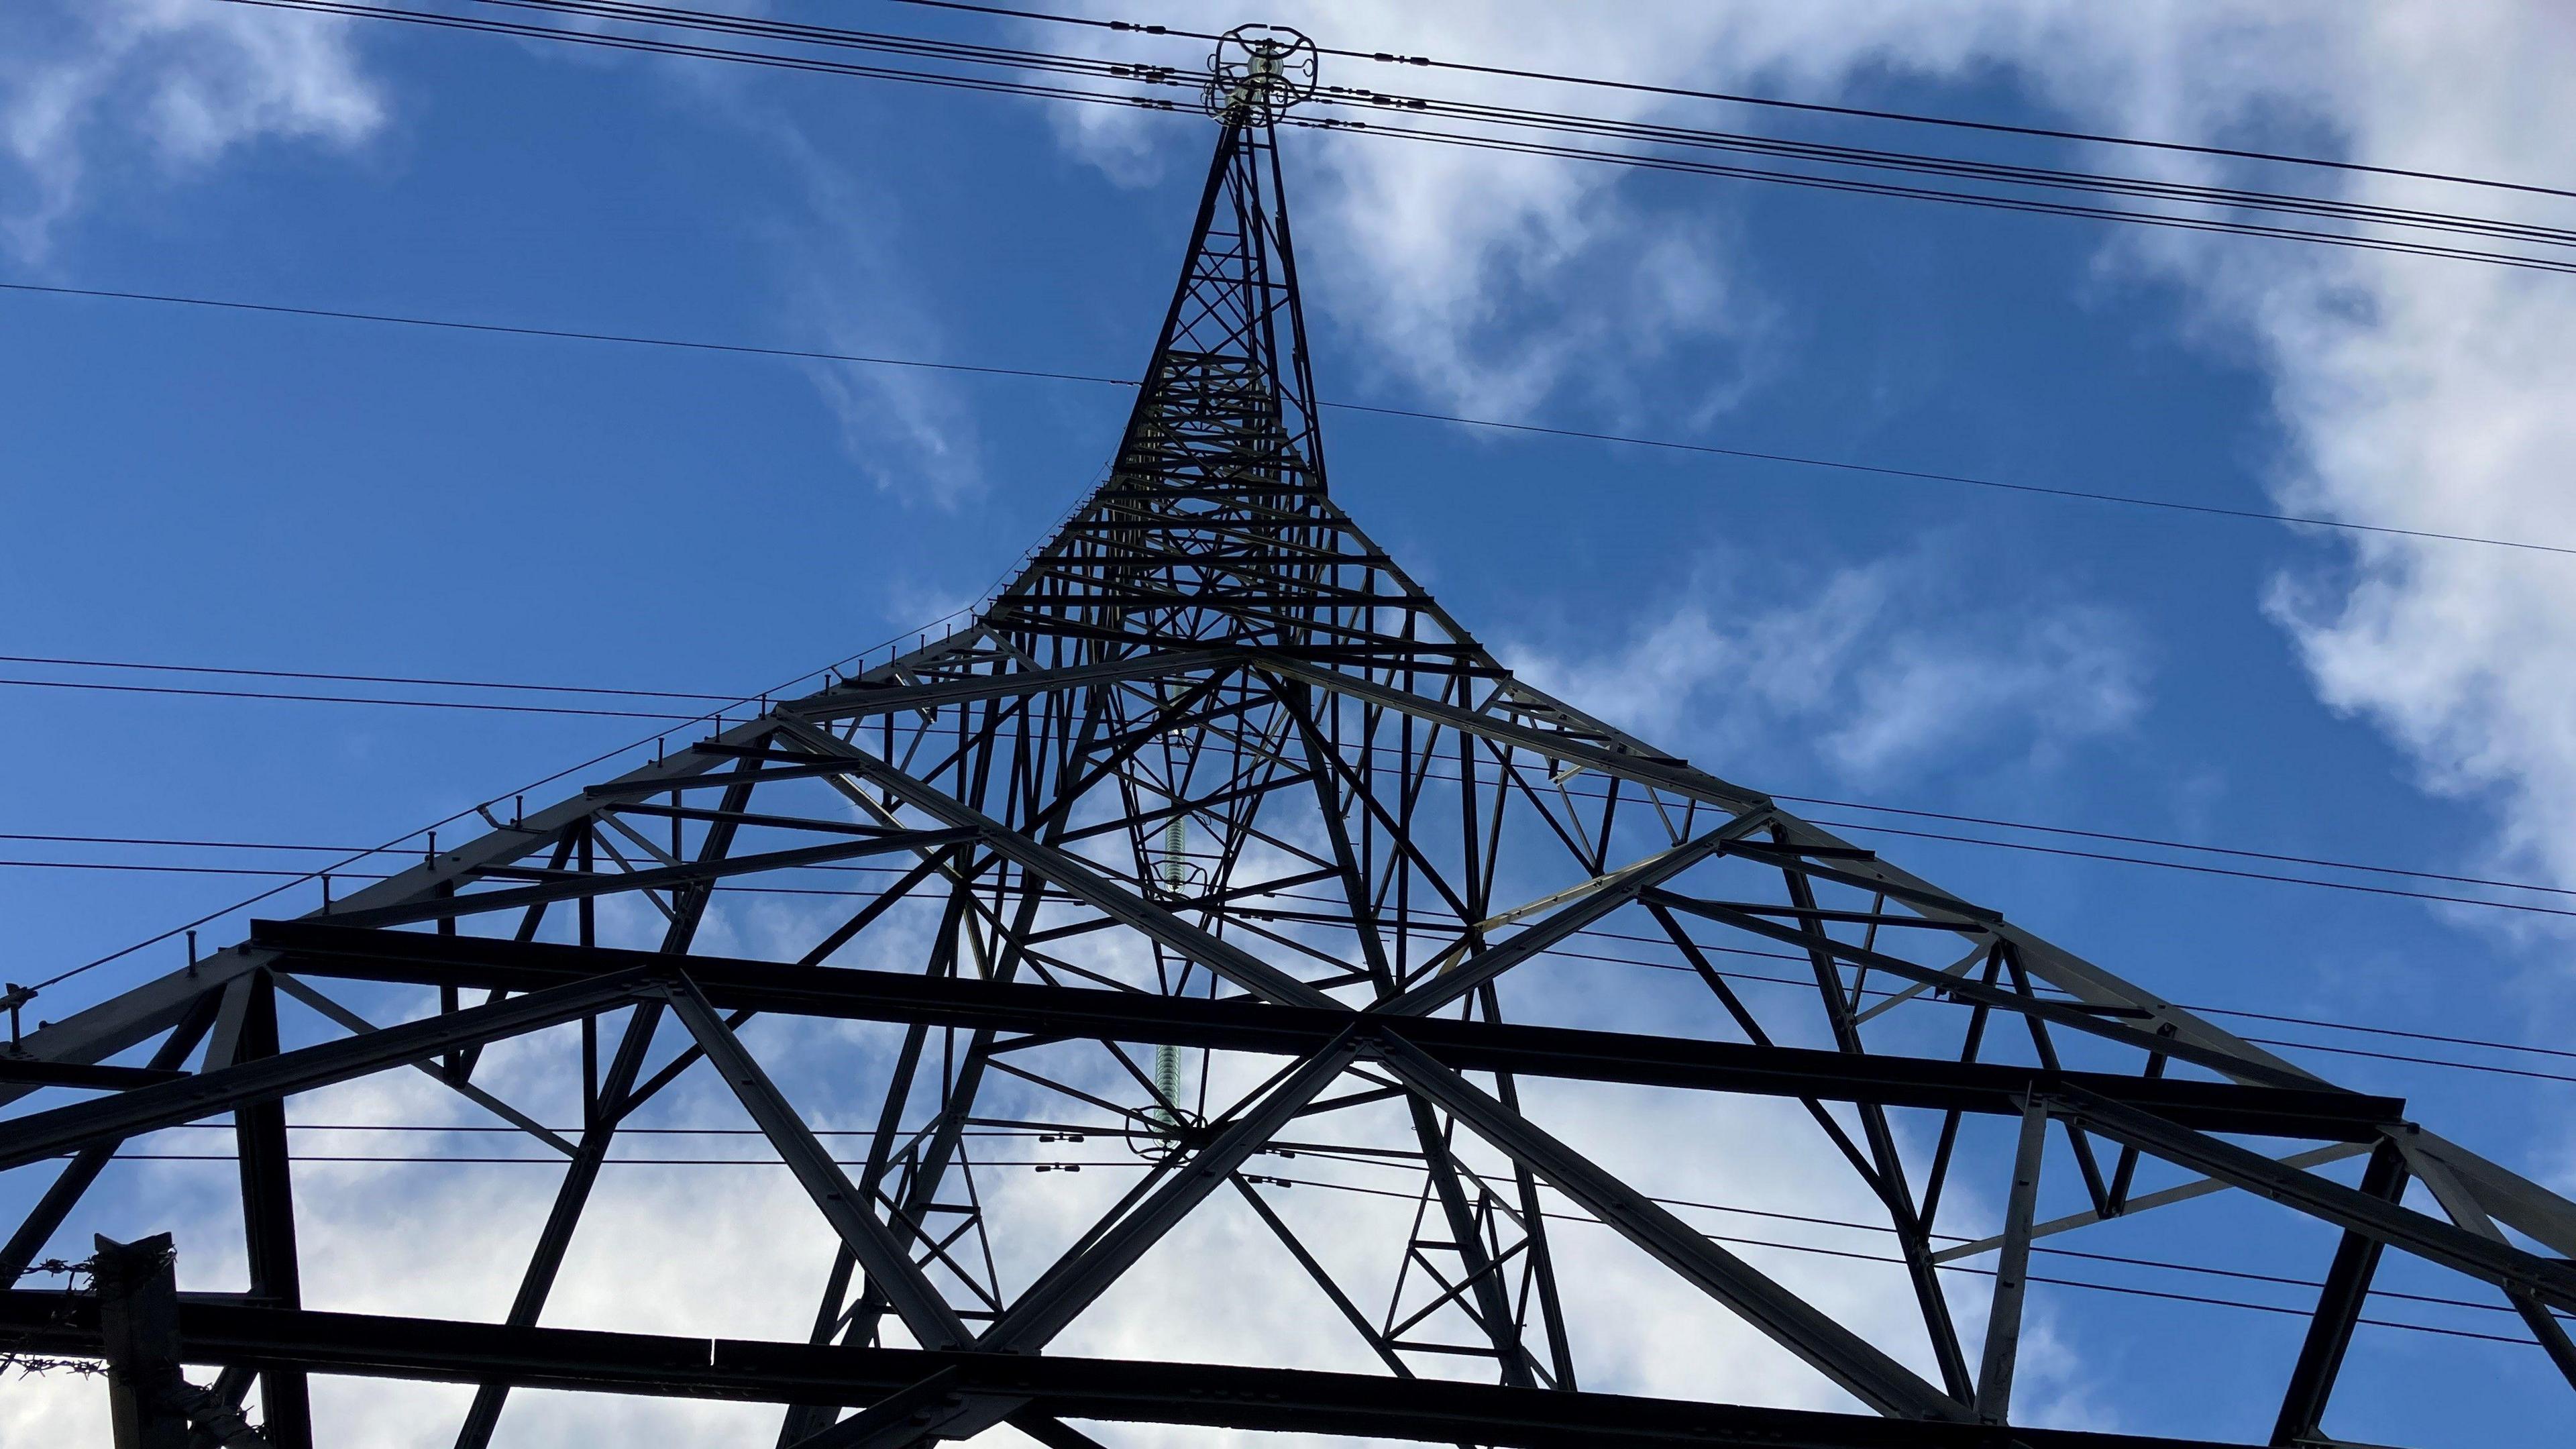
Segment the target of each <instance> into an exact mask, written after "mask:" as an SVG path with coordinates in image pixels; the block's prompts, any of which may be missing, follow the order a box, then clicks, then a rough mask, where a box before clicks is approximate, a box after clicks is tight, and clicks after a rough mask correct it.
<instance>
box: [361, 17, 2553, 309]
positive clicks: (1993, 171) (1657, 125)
mask: <svg viewBox="0 0 2576 1449" xmlns="http://www.w3.org/2000/svg"><path fill="white" fill-rule="evenodd" d="M330 3H341V0H330ZM479 3H481V4H484V5H489V6H500V7H506V8H511V9H519V10H535V11H541V12H550V13H558V14H571V15H580V16H584V17H589V18H594V19H611V20H621V21H625V22H627V23H630V24H635V25H641V26H655V27H666V28H673V29H681V30H695V31H707V32H714V33H718V34H726V35H742V36H754V37H759V38H764V39H772V40H785V41H789V42H792V43H796V44H804V45H816V46H830V47H844V48H855V49H861V50H873V51H893V52H896V53H901V54H907V55H915V56H927V57H932V58H938V59H947V60H955V61H961V62H964V63H968V64H977V65H993V66H1002V67H1006V68H1018V69H1033V70H1041V71H1046V72H1050V73H1058V74H1076V75H1084V76H1091V77H1100V76H1104V75H1105V76H1109V77H1114V78H1119V79H1129V80H1143V81H1147V82H1149V83H1152V84H1156V85H1163V86H1182V87H1187V86H1189V85H1192V84H1194V83H1195V82H1196V81H1197V80H1198V77H1197V75H1196V74H1195V73H1185V72H1182V71H1180V70H1178V69H1176V68H1172V67H1141V68H1140V67H1137V66H1133V65H1120V64H1117V63H1115V62H1104V61H1102V60H1100V59H1098V58H1095V57H1089V56H1069V55H1057V54H1049V53H1045V52H1037V51H1027V50H1018V49H1002V48H997V47H988V46H974V45H967V44H964V43H961V42H954V41H937V40H930V39H925V38H922V37H915V36H897V35H888V34H885V33H883V32H872V31H859V30H849V29H843V28H839V27H833V26H824V25H811V24H804V23H799V22H789V21H777V20H768V19H760V18H753V17H744V16H737V15H730V14H721V13H711V12H706V11H699V10H686V9H679V8H675V7H670V6H658V5H643V4H636V3H632V0H479ZM1112 28H1116V27H1115V26H1113V27H1112ZM1211 38H1212V37H1211ZM1313 101H1314V103H1316V104H1318V105H1323V106H1339V107H1344V108H1349V109H1357V110H1361V111H1364V112H1368V111H1377V110H1389V109H1391V110H1396V111H1405V112H1414V113H1420V114H1426V115H1440V116H1448V117H1451V118H1455V119H1461V120H1468V121H1473V122H1476V123H1479V124H1484V125H1494V126H1502V127H1506V128H1511V129H1520V130H1543V131H1555V132H1562V133H1569V134H1577V135H1587V136H1600V137H1610V138H1614V139H1620V140H1629V141H1638V142H1645V143H1649V144H1661V145H1674V146H1685V147H1692V148H1699V149H1714V150H1722V151H1732V152H1740V153H1746V154H1752V155H1760V156H1770V157H1775V158H1780V159H1786V160H1794V161H1802V162H1807V163H1811V164H1821V165H1827V166H1842V167H1855V168H1861V169H1867V170H1894V171H1902V172H1911V173H1916V174H1923V175H1932V176H1943V177H1951V178H1956V179H1961V180H1971V181H1979V182H1985V183H1990V184H2001V185H2006V186H2019V187H2027V188H2036V189H2040V190H2055V191H2085V192H2092V193H2096V194H2100V195H2108V196H2121V197H2128V198H2132V199H2140V200H2151V201H2178V202H2182V203H2185V204H2188V205H2202V206H2209V207H2213V208H2219V209H2222V210H2235V211H2270V212H2276V213H2284V214H2290V215H2299V216H2309V217H2318V218H2323V219H2328V220H2337V221H2346V222H2361V223H2365V224H2372V225H2382V226H2390V227H2396V228H2401V229H2407V230H2429V231H2447V232H2455V233H2459V234H2463V235H2468V236H2478V237H2486V238H2489V239H2495V240H2506V241H2526V242H2536V243H2539V244H2542V245H2553V246H2567V245H2576V232H2570V231H2568V230H2565V229H2563V228H2557V227H2548V226H2540V225H2535V224H2531V223H2524V222H2515V221H2507V220H2500V219H2494V218H2486V217H2476V216H2464V215H2460V214H2458V213H2453V212H2434V211H2424V210H2420V209H2413V208H2403V207H2394V206H2387V205H2381V204H2375V203H2369V202H2357V201H2349V200H2343V199H2339V198H2332V197H2316V196H2305V195H2295V194H2284V193H2279V192H2262V191H2249V190H2245V189H2242V188H2233V187H2219V186H2212V185H2206V184H2202V183H2196V182H2187V181H2174V180H2167V179H2162V178H2156V177H2140V176H2116V175H2106V174H2102V173H2098V172H2080V171H2066V170H2062V169H2056V168H2048V167H2037V166H2028V165H2017V164H2010V163H2001V162H1990V161H1980V160H1974V159H1967V158H1960V157H1952V156H1935V155H1926V154H1923V153H1919V152H1905V151H1891V150H1887V149H1884V148H1876V147H1862V146H1849V145H1835V144H1828V143H1820V142H1811V141H1797V140H1790V139H1784V138H1779V137H1771V136H1759V135H1751V134H1746V133H1742V132H1728V131H1715V130H1710V129H1707V128H1703V127H1690V126H1680V125H1673V124H1669V123H1663V122H1650V121H1639V120H1624V119H1616V118H1603V117H1597V116H1586V115H1576V114H1568V113H1564V112H1555V111H1540V110H1533V109H1529V108H1526V107H1518V106H1503V105H1495V104H1491V103H1486V102H1477V101H1460V100H1449V99H1440V98H1428V97H1419V96H1405V95H1386V94H1382V93H1379V92H1376V91H1371V90H1367V89H1364V88H1354V87H1348V86H1325V87H1322V88H1321V89H1320V90H1319V91H1318V92H1317V93H1316V95H1315V96H1314V97H1313ZM1330 124H1331V123H1328V125H1330ZM1333 128H1340V127H1338V126H1334V127H1333ZM1453 139H1454V138H1453ZM1601 159H1620V157H1619V156H1618V155H1617V154H1612V155H1607V156H1604V157H1602V158H1601ZM1717 174H1728V175H1735V174H1737V173H1736V172H1734V171H1731V170H1729V171H1724V172H1721V173H1717ZM1796 174H1797V173H1788V174H1787V175H1784V174H1782V173H1777V172H1768V171H1757V172H1752V173H1747V174H1745V175H1744V179H1753V180H1783V179H1789V178H1790V177H1791V176H1795V175H1796ZM1863 189H1869V188H1863ZM1884 194H1890V195H1907V196H1912V197H1914V198H1915V199H1922V200H1953V201H1957V200H1967V201H1971V202H1977V201H1982V200H1985V199H1988V198H1987V197H1986V196H1985V194H1983V193H1956V192H1921V191H1917V190H1911V189H1899V190H1895V191H1889V192H1886V193H1884ZM2017 209H2031V208H2027V207H2024V208H2017ZM2037 209H2041V210H2056V208H2052V207H2048V206H2045V205H2042V206H2040V207H2038V208H2037ZM2066 214H2071V215H2082V216H2086V217H2089V218H2092V219H2096V220H2110V221H2135V220H2143V219H2145V217H2146V216H2147V215H2153V214H2151V213H2150V214H2142V213H2137V212H2132V211H2121V210H2103V209H2100V208H2078V209H2076V210H2075V211H2072V212H2068V213H2066ZM2217 225H2218V226H2219V228H2220V229H2226V230H2246V229H2245V228H2242V227H2240V226H2239V225H2238V224H2237V223H2233V222H2220V223H2218V224H2217ZM2249 234H2260V235H2275V236H2283V237H2289V238H2293V239H2298V240H2308V241H2329V242H2336V243H2338V244H2341V243H2342V242H2343V241H2344V240H2345V239H2342V238H2339V237H2338V236H2337V235H2336V234H2333V233H2312V232H2305V231H2295V230H2281V229H2268V230H2267V229H2254V230H2252V231H2250V232H2249ZM2407 249H2412V248H2407ZM2425 254H2428V255H2444V256H2459V257H2463V258H2466V259H2472V260H2485V261H2507V262H2509V263H2512V264H2538V265H2542V266H2544V267H2547V268H2548V269H2552V270H2558V269H2568V268H2561V267H2560V266H2558V265H2557V264H2552V263H2547V262H2545V261H2543V260H2542V259H2538V258H2531V257H2511V256H2506V255H2502V254H2496V253H2488V252H2478V251H2461V250H2459V249H2456V248H2432V249H2429V250H2428V251H2426V253H2425Z"/></svg>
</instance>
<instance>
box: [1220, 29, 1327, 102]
mask: <svg viewBox="0 0 2576 1449" xmlns="http://www.w3.org/2000/svg"><path fill="white" fill-rule="evenodd" d="M1315 61H1316V56H1315V42H1313V41H1311V40H1308V39H1307V38H1306V37H1305V36H1304V35H1303V34H1301V33H1300V32H1298V31H1295V30H1291V29H1289V28H1288V27H1287V26H1285V25H1238V26H1236V27H1235V28H1233V29H1232V30H1229V31H1227V32H1226V33H1225V34H1224V35H1222V36H1219V37H1218V38H1217V42H1216V53H1215V54H1214V55H1211V56H1209V57H1208V79H1207V87H1206V90H1205V91H1204V92H1203V97H1204V100H1205V102H1206V104H1207V109H1208V114H1209V115H1212V116H1225V117H1232V116H1233V115H1234V114H1235V113H1236V112H1237V111H1238V110H1241V111H1244V112H1246V113H1247V114H1246V116H1245V119H1247V120H1253V121H1258V122H1260V123H1261V124H1263V125H1265V126H1267V125H1276V124H1278V121H1279V118H1280V117H1281V116H1284V115H1286V114H1287V113H1288V108H1289V107H1290V106H1293V105H1295V104H1297V103H1298V102H1299V101H1304V100H1312V99H1313V98H1314V95H1315Z"/></svg>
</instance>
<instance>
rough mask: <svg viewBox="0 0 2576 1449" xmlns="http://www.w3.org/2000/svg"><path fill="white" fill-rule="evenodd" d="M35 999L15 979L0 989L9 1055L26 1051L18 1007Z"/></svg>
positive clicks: (33, 994) (27, 989)
mask: <svg viewBox="0 0 2576 1449" xmlns="http://www.w3.org/2000/svg"><path fill="white" fill-rule="evenodd" d="M35 999H36V989H35V988H34V987H32V986H21V985H19V984H18V983H17V982H15V981H12V982H10V983H9V989H8V990H6V991H0V1006H5V1007H7V1008H9V1054H10V1055H11V1056H18V1055H21V1054H23V1053H24V1052H25V1051H26V1048H25V1047H23V1046H21V1045H20V1044H19V1042H18V1008H20V1007H22V1006H25V1005H26V1004H27V1003H28V1002H30V1001H33V1000H35ZM0 1286H6V1285H0Z"/></svg>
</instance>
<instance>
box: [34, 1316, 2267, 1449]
mask: <svg viewBox="0 0 2576 1449" xmlns="http://www.w3.org/2000/svg"><path fill="white" fill-rule="evenodd" d="M0 1333H7V1334H9V1335H11V1336H12V1337H17V1336H20V1335H23V1336H24V1340H23V1341H24V1342H25V1343H26V1344H27V1347H28V1349H29V1350H30V1351H32V1352H40V1353H48V1354H56V1355H66V1356H72V1355H83V1356H94V1355H96V1354H98V1353H99V1352H100V1348H101V1345H100V1340H99V1330H98V1312H97V1308H96V1306H95V1304H94V1303H92V1302H90V1301H89V1300H86V1299H81V1300H75V1301H74V1302H73V1303H72V1304H71V1305H69V1311H66V1305H65V1302H64V1298H63V1295H61V1294H59V1293H41V1292H33V1291H29V1290H24V1289H21V1290H16V1291H11V1292H6V1293H0ZM179 1336H180V1340H181V1343H182V1344H183V1346H184V1351H185V1353H186V1355H187V1359H188V1361H189V1362H191V1363H207V1364H229V1363H276V1362H293V1363H299V1364H302V1365H304V1366H305V1367H306V1368H307V1369H308V1370H310V1371H311V1372H314V1373H321V1374H341V1375H359V1376H367V1377H378V1378H395V1379H412V1380H420V1381H427V1382H436V1383H471V1382H477V1381H480V1380H483V1379H487V1378H489V1379H497V1380H500V1381H503V1382H507V1383H510V1384H513V1385H516V1386H518V1387H522V1388H548V1389H562V1390H571V1391H575V1392H580V1391H592V1392H612V1393H621V1394H655V1395H667V1396H673V1397H684V1398H701V1399H714V1400H736V1401H742V1400H748V1401H751V1402H755V1403H773V1404H783V1403H788V1402H791V1401H811V1402H821V1403H831V1404H841V1405H847V1406H851V1407H859V1408H864V1407H866V1406H869V1405H872V1404H876V1403H880V1402H883V1401H884V1400H886V1399H888V1398H890V1397H893V1396H895V1395H897V1394H900V1393H902V1392H903V1391H904V1390H906V1389H908V1388H910V1387H911V1386H913V1385H915V1384H919V1383H922V1382H924V1381H926V1380H928V1379H929V1378H931V1377H932V1376H933V1375H935V1374H938V1373H941V1372H943V1371H946V1370H949V1369H952V1368H953V1369H955V1370H956V1371H957V1376H956V1378H955V1379H953V1380H951V1381H950V1386H951V1389H952V1391H954V1392H956V1393H959V1394H961V1395H977V1394H981V1395H991V1396H1002V1397H1019V1398H1025V1399H1026V1400H1028V1401H1029V1403H1030V1404H1031V1405H1032V1406H1033V1407H1034V1408H1037V1409H1039V1410H1041V1411H1043V1412H1046V1413H1050V1414H1054V1415H1058V1416H1061V1417H1064V1418H1072V1419H1085V1420H1100V1421H1107V1422H1116V1423H1143V1424H1178V1425H1196V1426H1205V1427H1210V1428H1221V1427H1222V1428H1245V1429H1267V1430H1273V1431H1277V1432H1281V1433H1307V1434H1347V1435H1363V1436H1369V1437H1376V1438H1393V1439H1419V1440H1429V1441H1434V1442H1447V1443H1459V1442H1467V1443H1476V1444H1488V1445H1495V1446H1511V1449H2015V1446H2017V1449H2231V1446H2223V1445H2219V1444H2215V1443H2211V1442H2209V1441H2206V1440H2197V1439H2167V1438H2148V1437H2142V1436H2136V1435H2127V1434H2104V1433H2090V1432H2085V1431H2081V1430H2067V1429H2032V1428H2018V1427H2017V1428H2014V1429H2012V1430H2010V1431H2008V1432H2005V1433H1998V1432H1997V1431H1995V1430H1993V1429H1992V1428H1989V1427H1982V1426H1977V1425H1969V1424H1956V1423H1907V1422H1903V1421H1899V1420H1890V1419H1883V1418H1873V1417H1871V1416H1868V1415H1862V1414H1836V1413H1819V1412H1815V1411H1812V1410H1797V1409H1770V1408H1755V1407H1751V1406H1747V1405H1737V1404H1714V1403H1701V1402H1694V1401H1690V1400H1679V1399H1654V1398H1640V1397H1633V1396H1628V1395H1620V1394H1603V1393H1594V1392H1588V1391H1586V1392H1570V1391H1563V1390H1542V1389H1514V1388H1504V1387H1501V1386H1498V1385H1493V1384H1475V1383H1452V1382H1441V1381H1438V1380H1432V1379H1418V1378H1417V1379H1400V1378H1392V1377H1380V1376H1375V1375H1366V1374H1348V1373H1321V1372H1316V1371H1312V1370H1303V1369H1276V1368H1241V1367H1234V1366H1231V1365H1224V1364H1198V1363H1190V1364H1181V1363H1159V1362H1152V1361H1136V1360H1127V1359H1094V1358H1074V1357H1059V1356H1055V1355H1032V1354H999V1353H978V1352H973V1351H965V1352H934V1351H929V1350H923V1349H903V1348H860V1347H845V1346H840V1345H815V1344H805V1343H782V1342H775V1341H758V1340H743V1339H725V1338H718V1339H707V1338H682V1337H672V1336H663V1335H655V1334H641V1333H611V1332H599V1331H595V1330H588V1329H572V1328H522V1327H513V1326H510V1325H506V1324H494V1323H471V1322H456V1321H450V1320H442V1319H423V1318H400V1317H392V1316H386V1315H377V1314H359V1313H331V1312H323V1311H318V1310H314V1309H303V1310H287V1309H278V1308H265V1307H258V1306H252V1305H246V1304H242V1303H239V1302H233V1301H210V1300H206V1299H200V1298H192V1297H190V1296H188V1295H186V1294H182V1295H181V1298H180V1303H179Z"/></svg>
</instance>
